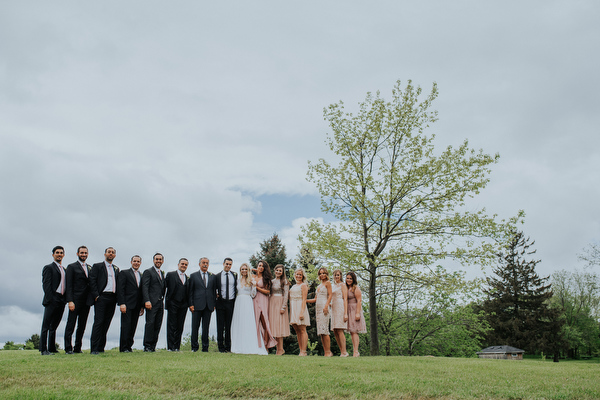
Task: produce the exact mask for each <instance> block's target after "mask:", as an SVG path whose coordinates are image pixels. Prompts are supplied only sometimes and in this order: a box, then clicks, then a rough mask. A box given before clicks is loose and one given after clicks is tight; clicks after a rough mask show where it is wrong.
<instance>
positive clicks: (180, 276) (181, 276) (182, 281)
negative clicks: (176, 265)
mask: <svg viewBox="0 0 600 400" xmlns="http://www.w3.org/2000/svg"><path fill="white" fill-rule="evenodd" d="M179 279H181V283H183V284H184V285H185V275H184V274H179Z"/></svg>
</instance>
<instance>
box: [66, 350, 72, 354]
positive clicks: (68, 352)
mask: <svg viewBox="0 0 600 400" xmlns="http://www.w3.org/2000/svg"><path fill="white" fill-rule="evenodd" d="M65 354H73V351H71V350H69V351H65Z"/></svg>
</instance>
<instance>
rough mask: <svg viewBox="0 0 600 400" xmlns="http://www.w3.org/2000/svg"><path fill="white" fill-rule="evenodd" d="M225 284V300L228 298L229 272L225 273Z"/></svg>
mask: <svg viewBox="0 0 600 400" xmlns="http://www.w3.org/2000/svg"><path fill="white" fill-rule="evenodd" d="M225 286H226V287H227V289H225V300H229V273H228V272H226V273H225Z"/></svg>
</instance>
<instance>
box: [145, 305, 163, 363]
mask: <svg viewBox="0 0 600 400" xmlns="http://www.w3.org/2000/svg"><path fill="white" fill-rule="evenodd" d="M164 312H165V309H164V305H163V304H162V302H161V303H160V304H159V305H156V306H152V309H151V310H148V309H146V326H145V329H144V350H152V351H154V350H156V343H157V342H158V335H159V333H160V327H161V326H162V321H163V314H164Z"/></svg>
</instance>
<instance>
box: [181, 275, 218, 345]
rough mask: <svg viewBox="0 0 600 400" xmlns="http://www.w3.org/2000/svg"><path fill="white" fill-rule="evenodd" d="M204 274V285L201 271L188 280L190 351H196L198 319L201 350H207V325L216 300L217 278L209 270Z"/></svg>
mask: <svg viewBox="0 0 600 400" xmlns="http://www.w3.org/2000/svg"><path fill="white" fill-rule="evenodd" d="M206 274H207V279H206V280H207V282H206V285H204V279H203V278H202V271H197V272H194V273H193V274H191V275H190V280H189V285H190V287H189V296H188V297H189V301H188V306H190V307H191V306H194V312H193V313H192V337H191V342H192V351H198V347H199V346H198V329H199V328H200V321H202V351H208V327H209V326H210V317H211V314H212V312H213V311H214V309H215V303H216V301H217V280H216V278H215V276H214V275H213V274H211V273H210V272H207V273H206Z"/></svg>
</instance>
